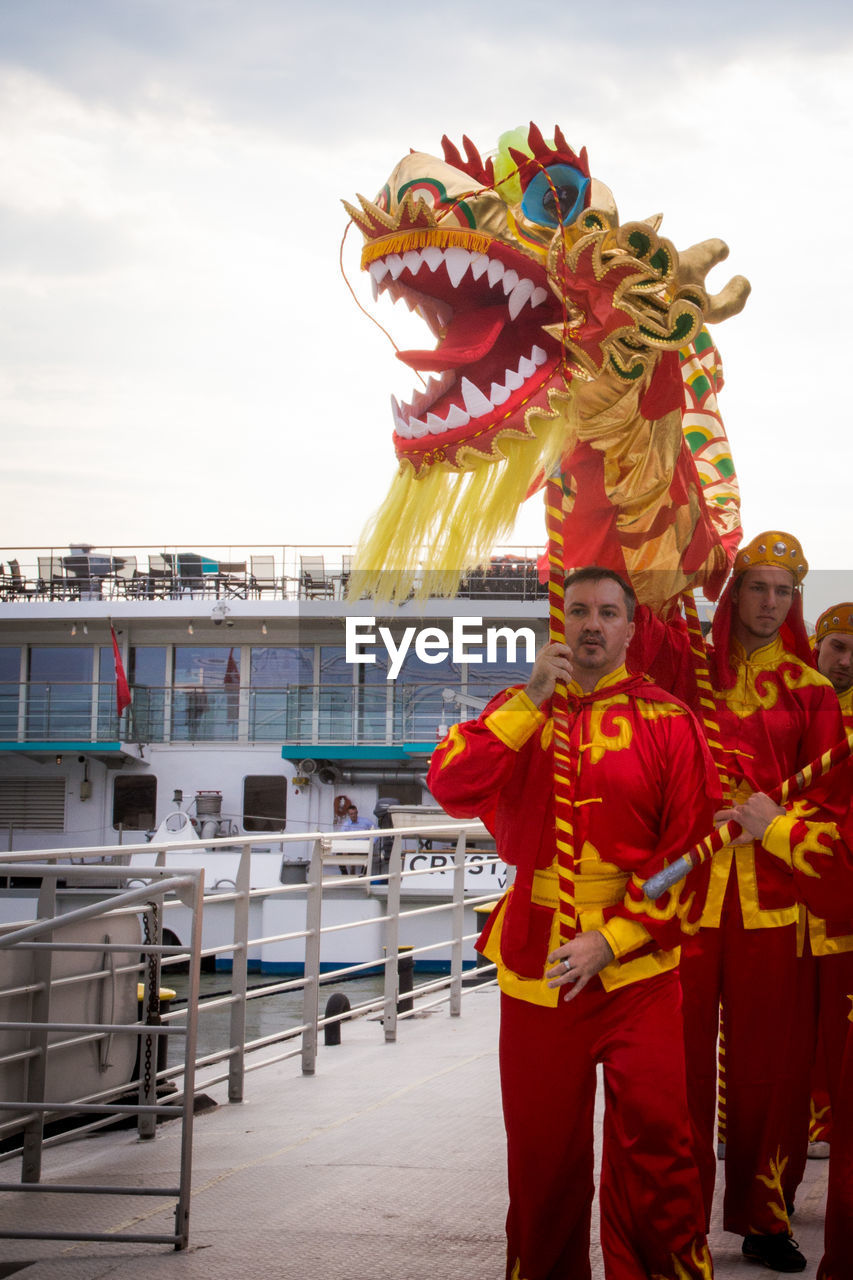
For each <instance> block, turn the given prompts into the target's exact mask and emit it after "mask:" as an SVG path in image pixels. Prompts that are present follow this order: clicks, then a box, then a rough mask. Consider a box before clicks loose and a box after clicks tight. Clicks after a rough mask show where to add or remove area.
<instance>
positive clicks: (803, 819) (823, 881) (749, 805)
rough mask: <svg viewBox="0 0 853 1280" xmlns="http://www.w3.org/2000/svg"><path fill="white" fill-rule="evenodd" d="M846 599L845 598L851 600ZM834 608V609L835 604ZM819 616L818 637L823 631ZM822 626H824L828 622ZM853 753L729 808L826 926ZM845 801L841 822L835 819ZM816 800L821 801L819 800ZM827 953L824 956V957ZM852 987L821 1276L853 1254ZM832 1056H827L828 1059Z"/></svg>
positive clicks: (843, 877) (845, 877) (851, 898)
mask: <svg viewBox="0 0 853 1280" xmlns="http://www.w3.org/2000/svg"><path fill="white" fill-rule="evenodd" d="M848 607H849V606H846V605H845V606H844V608H845V609H846V608H848ZM836 612H837V611H836ZM822 622H823V617H822V618H821V619H820V620H819V621H818V633H817V634H818V639H819V640H820V637H821V634H822V631H821V623H822ZM823 634H824V635H825V634H827V632H826V631H825V630H824V631H823ZM851 791H853V761H851V760H847V761H846V762H845V763H844V764H843V765H841V766H839V767H838V769H836V770H834V771H833V774H832V775H831V776H830V777H829V778H828V779H827V780H826V781H825V782H819V783H818V784H817V785H816V786H815V787H814V788H813V789H812V790H811V791H809V792H808V793H806V795H805V796H804V797H803V798H801V799H799V800H798V801H796V802H795V803H793V804H791V805H789V806H787V808H782V807H781V806H779V805H777V804H774V803H773V801H772V800H771V799H770V798H769V796H766V795H764V794H763V793H761V792H758V793H756V794H754V795H752V796H750V797H749V799H748V800H746V801H745V802H744V803H743V804H740V805H736V806H735V807H734V808H733V809H732V817H734V818H735V819H736V821H737V822H739V823H740V824H741V826H742V827H743V828H744V831H745V833H746V834H747V835H751V836H752V837H753V838H754V839H756V840H760V841H761V843H762V845H763V846H764V848H765V849H767V850H768V851H769V852H770V853H771V854H772V855H773V856H774V857H775V858H776V859H777V860H778V862H779V865H780V867H782V868H783V871H784V873H785V874H787V875H788V876H789V878H790V879H791V880H792V882H793V884H794V887H795V891H796V892H797V895H798V897H799V898H801V900H802V901H803V902H804V903H805V904H806V906H807V907H808V909H809V912H810V913H813V916H812V918H814V919H817V920H820V921H821V922H822V923H824V924H825V925H826V926H827V927H828V930H830V931H831V930H832V926H833V925H834V924H837V925H838V926H839V927H840V928H841V929H844V928H849V924H850V920H851V919H853V806H851V805H850V803H849V802H850V797H851ZM833 797H836V798H838V797H840V800H841V802H842V803H846V807H847V812H846V817H845V818H844V820H843V822H842V823H841V824H838V823H836V822H835V821H832V820H831V819H830V814H831V813H832V812H833V811H834V809H835V808H836V807H837V805H836V804H834V803H833ZM818 803H819V804H820V808H818ZM823 962H824V961H823V960H821V962H820V964H822V963H823ZM851 999H853V987H851V988H850V990H849V991H848V994H847V1000H846V1012H847V1019H846V1020H845V1021H844V1030H845V1032H846V1035H845V1043H844V1050H843V1053H842V1058H841V1063H840V1065H839V1073H838V1079H837V1082H836V1084H835V1087H834V1089H833V1090H832V1092H831V1101H832V1141H831V1143H830V1156H829V1186H828V1192H827V1201H826V1221H825V1226H824V1256H823V1258H822V1260H821V1263H820V1266H819V1267H818V1271H817V1278H818V1280H849V1277H850V1275H851V1259H853V1026H851V1023H850V1021H849V1019H850V1017H851V1016H853V1014H851V1013H850V1001H851ZM828 1062H829V1059H827V1063H828Z"/></svg>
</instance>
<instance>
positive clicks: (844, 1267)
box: [817, 1022, 853, 1280]
mask: <svg viewBox="0 0 853 1280" xmlns="http://www.w3.org/2000/svg"><path fill="white" fill-rule="evenodd" d="M830 1152H831V1154H830V1157H829V1191H828V1194H827V1198H826V1228H825V1241H824V1248H825V1252H824V1255H823V1258H822V1259H821V1263H820V1266H819V1267H818V1272H817V1275H818V1280H850V1277H851V1276H852V1275H853V1023H849V1022H848V1024H847V1048H846V1051H845V1054H844V1061H843V1066H842V1072H841V1080H840V1087H839V1089H838V1094H837V1096H836V1097H834V1098H833V1100H832V1142H831V1143H830Z"/></svg>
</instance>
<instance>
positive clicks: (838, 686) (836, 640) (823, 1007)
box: [808, 601, 853, 1138]
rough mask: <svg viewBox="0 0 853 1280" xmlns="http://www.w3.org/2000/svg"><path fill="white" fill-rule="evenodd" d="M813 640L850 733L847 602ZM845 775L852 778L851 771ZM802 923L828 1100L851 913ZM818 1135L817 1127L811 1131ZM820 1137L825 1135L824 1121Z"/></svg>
mask: <svg viewBox="0 0 853 1280" xmlns="http://www.w3.org/2000/svg"><path fill="white" fill-rule="evenodd" d="M815 642H816V650H815V657H816V659H817V669H818V671H820V673H821V675H824V676H826V678H827V680H829V681H830V683H831V684H832V687H833V689H834V690H835V692H836V693H837V695H838V703H839V706H840V708H841V718H842V721H843V723H844V731H845V733H850V732H851V731H853V603H851V602H849V601H846V602H845V603H843V604H837V605H834V606H833V607H832V608H831V609H827V610H825V612H824V613H822V614H821V615H820V617H819V618H818V620H817V626H816V628H815ZM845 777H847V778H848V780H853V774H851V771H848V772H847V774H846V775H845ZM808 924H809V940H810V943H811V950H812V954H813V955H814V956H816V957H818V961H817V966H816V968H817V979H818V1016H819V1038H818V1045H819V1061H820V1062H821V1064H822V1067H823V1071H824V1079H825V1084H826V1092H827V1095H828V1097H829V1100H830V1104H832V1102H833V1101H837V1100H838V1098H839V1094H840V1089H839V1079H840V1075H841V1064H842V1060H843V1057H844V1048H845V1043H846V1040H847V1027H848V1014H849V1011H850V1001H849V996H850V995H851V994H853V911H851V912H850V913H849V914H848V915H847V917H846V918H843V917H842V918H838V917H836V918H835V919H833V920H831V921H828V920H826V919H823V918H821V917H820V916H819V915H817V914H814V913H812V912H809V916H808ZM830 1113H831V1105H830ZM819 1136H821V1133H820V1131H818V1132H817V1133H816V1134H815V1137H819ZM823 1136H824V1137H827V1138H828V1136H829V1128H828V1125H827V1126H826V1128H825V1129H824V1130H823Z"/></svg>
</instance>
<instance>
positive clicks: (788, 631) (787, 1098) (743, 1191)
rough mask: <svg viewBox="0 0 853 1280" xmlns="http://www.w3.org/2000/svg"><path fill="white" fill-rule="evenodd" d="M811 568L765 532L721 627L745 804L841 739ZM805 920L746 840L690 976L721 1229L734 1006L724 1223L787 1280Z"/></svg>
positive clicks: (693, 1067)
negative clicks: (816, 659) (812, 632)
mask: <svg viewBox="0 0 853 1280" xmlns="http://www.w3.org/2000/svg"><path fill="white" fill-rule="evenodd" d="M807 569H808V565H807V563H806V559H805V556H804V555H803V552H802V548H801V547H800V544H799V542H798V541H797V539H796V538H794V537H792V536H791V535H790V534H788V533H783V532H779V531H768V532H765V533H762V534H759V535H758V537H756V538H754V539H753V540H752V542H750V543H749V544H748V545H747V546H745V547H743V548H742V549H741V550H740V551H739V552H738V555H737V557H736V559H735V562H734V567H733V571H732V576H731V578H730V580H729V582H728V584H727V586H726V588H725V590H724V591H723V594H722V597H721V599H720V603H719V605H718V607H717V610H716V613H715V615H714V620H713V624H712V637H713V648H712V649H711V650H709V655H708V656H709V669H710V682H709V684H710V687H709V689H708V694H709V699H708V700H709V701H710V702H712V704H713V714H714V717H715V720H716V724H715V729H716V735H715V736H716V741H717V743H718V746H717V760H718V764H719V765H720V766H721V772H722V774H723V775H724V777H723V781H724V783H725V785H726V789H727V792H728V798H729V800H730V802H731V803H733V804H735V805H737V804H739V803H741V802H743V801H745V800H746V799H747V798H748V797H749V796H750V795H751V794H752V793H753V792H767V791H770V790H772V789H773V787H774V786H776V785H777V784H778V783H780V782H781V781H783V779H786V778H788V777H789V776H790V775H791V774H794V773H796V771H797V770H798V769H799V768H801V767H802V766H804V765H806V764H808V763H810V762H811V761H812V760H813V759H814V758H815V757H818V756H820V755H822V754H823V752H824V751H826V750H827V749H828V748H829V747H830V746H832V745H833V744H835V743H836V742H837V741H838V740H839V738H841V736H842V725H841V717H840V714H839V710H838V704H837V700H836V698H835V695H834V693H833V691H832V688H831V686H830V684H829V682H828V681H827V680H826V679H825V678H824V677H823V676H821V675H820V674H819V673H818V672H817V671H815V669H814V667H813V665H812V660H811V651H810V648H809V644H808V638H807V636H806V631H805V626H804V623H803V615H802V599H801V595H800V590H799V588H800V586H801V583H802V581H803V578H804V577H805V575H806V572H807ZM642 622H643V627H642V635H641V637H640V638H641V641H642V643H641V645H640V646H638V649H637V661H638V662H640V663H641V664H645V665H646V666H647V667H648V669H650V670H651V671H652V672H653V674H655V676H656V678H658V679H659V680H660V682H661V683H662V684H663V685H664V686H667V685H669V684H670V681H673V682H674V681H675V679H676V677H678V676H680V675H681V674H682V672H683V664H684V663H685V661H686V654H685V653H684V652H683V651H682V652H680V653H679V652H678V651H677V650H678V633H677V632H675V631H674V629H673V628H669V627H667V628H665V627H664V626H663V624H661V623H660V622H658V621H657V620H655V619H654V618H651V617H649V616H648V615H647V616H644V617H643V619H642ZM650 654H653V655H654V662H651V661H650ZM679 668H680V669H679ZM671 687H675V685H674V684H673V685H672V686H671ZM718 817H725V814H723V815H718ZM797 920H798V903H797V897H796V893H795V891H794V887H793V884H792V881H791V877H790V875H787V874H785V871H784V869H783V868H782V867H780V865H779V864H778V861H777V859H775V858H774V857H773V856H772V855H771V854H770V853H769V852H768V851H767V850H766V849H765V848H764V847H763V846H762V844H761V842H760V841H757V840H753V839H752V838H751V837H750V836H749V835H748V834H746V835H742V836H741V837H739V838H738V839H737V840H736V841H735V842H734V843H733V844H730V845H727V846H724V847H723V848H722V849H721V850H720V851H719V852H718V853H717V854H716V855H715V857H714V858H713V861H712V863H711V869H710V882H709V887H708V895H707V901H706V905H705V909H704V911H703V914H702V919H701V928H700V930H699V933H698V935H697V943H698V945H697V946H696V947H695V948H691V951H690V953H689V954H688V955H686V956H685V959H684V962H683V964H682V967H681V977H682V986H683V988H684V1028H685V1047H686V1055H687V1079H688V1096H689V1101H690V1114H691V1117H692V1119H693V1122H694V1126H695V1132H696V1143H697V1146H696V1158H697V1162H698V1164H699V1169H700V1174H701V1176H702V1184H703V1192H704V1196H705V1208H706V1215H707V1218H706V1221H710V1215H711V1204H712V1199H713V1193H714V1181H715V1175H716V1155H715V1145H714V1121H715V1116H716V1103H717V1037H718V1031H719V1029H720V1023H719V1015H720V1008H721V1006H722V1030H723V1035H724V1037H725V1047H726V1153H725V1162H726V1163H725V1172H726V1189H725V1201H724V1206H723V1225H724V1227H725V1229H726V1230H727V1231H732V1232H734V1233H735V1234H737V1235H740V1236H743V1238H744V1239H743V1246H742V1247H743V1253H744V1255H745V1256H746V1257H747V1258H749V1259H750V1260H752V1261H756V1262H760V1263H763V1264H764V1265H765V1266H767V1267H769V1268H770V1269H772V1270H776V1271H781V1272H797V1271H802V1270H804V1268H805V1266H806V1260H805V1258H804V1257H803V1255H802V1254H801V1253H800V1252H799V1250H798V1249H797V1247H796V1244H795V1243H794V1242H793V1241H792V1240H791V1229H790V1224H789V1221H788V1212H787V1206H786V1203H785V1189H784V1186H783V1175H784V1170H785V1168H786V1165H787V1162H788V1160H789V1157H790V1131H791V1125H790V1112H791V1109H792V1107H793V1106H795V1105H796V1104H797V1101H798V1099H799V1098H800V1097H801V1095H802V1082H801V1080H800V1079H799V1076H801V1075H802V1073H803V1064H802V1055H797V1054H795V1052H794V1043H795V1042H794V1037H795V1035H796V1027H795V1023H796V1012H797V1004H796V1000H795V999H794V997H793V993H794V992H795V991H796V988H797V983H798V978H799V976H800V973H799V968H798V964H799V961H798V956H797Z"/></svg>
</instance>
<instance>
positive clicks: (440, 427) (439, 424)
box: [426, 413, 447, 436]
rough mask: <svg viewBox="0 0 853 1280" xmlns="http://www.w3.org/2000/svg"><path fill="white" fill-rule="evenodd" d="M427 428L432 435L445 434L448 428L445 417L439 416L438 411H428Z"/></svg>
mask: <svg viewBox="0 0 853 1280" xmlns="http://www.w3.org/2000/svg"><path fill="white" fill-rule="evenodd" d="M426 424H427V430H428V431H429V433H430V435H431V436H440V435H443V434H444V432H445V431H446V430H447V424H446V423H445V421H444V418H439V416H438V414H437V413H428V414H427V417H426Z"/></svg>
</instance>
